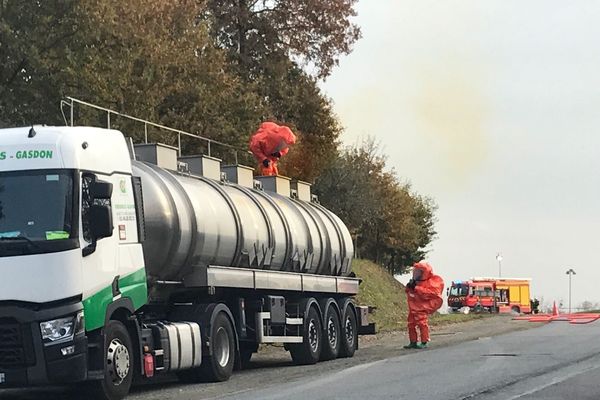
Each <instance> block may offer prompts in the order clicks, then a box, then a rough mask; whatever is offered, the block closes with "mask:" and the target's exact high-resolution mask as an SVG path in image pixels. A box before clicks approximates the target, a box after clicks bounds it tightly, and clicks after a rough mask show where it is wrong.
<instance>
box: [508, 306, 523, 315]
mask: <svg viewBox="0 0 600 400" xmlns="http://www.w3.org/2000/svg"><path fill="white" fill-rule="evenodd" d="M510 310H511V311H512V312H513V313H515V314H520V313H521V309H520V308H519V307H517V306H512V308H511V309H510Z"/></svg>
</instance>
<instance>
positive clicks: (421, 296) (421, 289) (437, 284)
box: [406, 261, 444, 314]
mask: <svg viewBox="0 0 600 400" xmlns="http://www.w3.org/2000/svg"><path fill="white" fill-rule="evenodd" d="M415 275H420V276H418V277H415V280H416V281H417V284H416V286H415V287H414V289H411V288H408V287H407V288H406V294H407V299H408V308H409V310H410V311H411V312H414V313H426V314H433V313H434V312H435V311H437V310H438V309H439V308H440V307H441V306H442V303H443V302H444V301H443V299H442V293H443V291H444V280H443V279H442V278H441V277H440V276H438V275H435V274H434V273H433V268H432V267H431V265H430V264H428V263H426V262H424V261H421V262H418V263H416V264H414V265H413V276H415Z"/></svg>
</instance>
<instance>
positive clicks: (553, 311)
mask: <svg viewBox="0 0 600 400" xmlns="http://www.w3.org/2000/svg"><path fill="white" fill-rule="evenodd" d="M552 315H553V316H554V315H558V307H556V301H555V302H554V305H553V306H552Z"/></svg>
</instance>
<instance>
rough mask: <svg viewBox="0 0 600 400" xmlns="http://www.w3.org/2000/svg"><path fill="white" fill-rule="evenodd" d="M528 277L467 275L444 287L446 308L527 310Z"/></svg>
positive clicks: (529, 307) (528, 294)
mask: <svg viewBox="0 0 600 400" xmlns="http://www.w3.org/2000/svg"><path fill="white" fill-rule="evenodd" d="M530 284H531V279H529V278H471V279H470V280H467V281H453V282H452V285H451V286H450V287H449V288H448V291H447V294H448V307H449V308H450V309H451V310H452V311H458V310H459V309H461V308H463V307H469V308H470V309H471V310H474V311H484V310H486V311H489V312H499V313H510V312H516V313H530V312H531V303H530Z"/></svg>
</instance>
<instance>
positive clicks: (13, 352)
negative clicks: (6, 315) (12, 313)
mask: <svg viewBox="0 0 600 400" xmlns="http://www.w3.org/2000/svg"><path fill="white" fill-rule="evenodd" d="M27 358H28V357H27V356H26V352H25V342H24V338H23V329H22V326H21V325H19V324H18V323H15V322H11V320H2V319H0V367H21V366H25V365H27V364H29V363H28V360H27Z"/></svg>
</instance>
